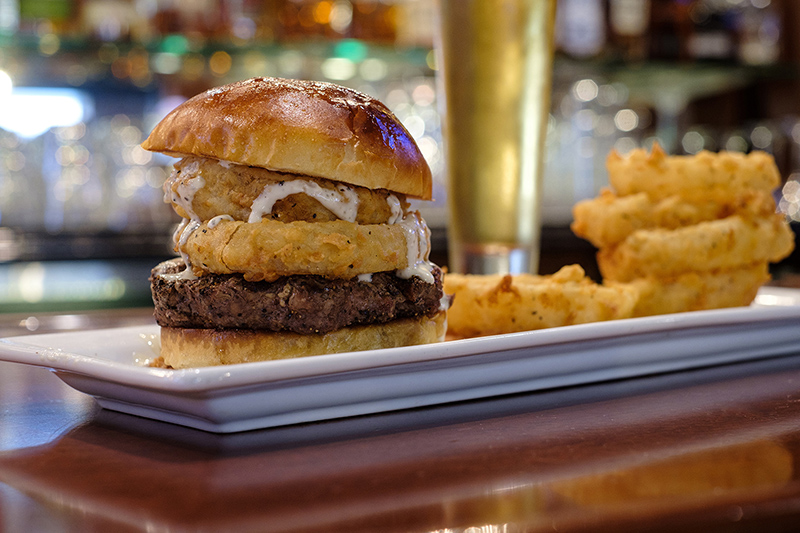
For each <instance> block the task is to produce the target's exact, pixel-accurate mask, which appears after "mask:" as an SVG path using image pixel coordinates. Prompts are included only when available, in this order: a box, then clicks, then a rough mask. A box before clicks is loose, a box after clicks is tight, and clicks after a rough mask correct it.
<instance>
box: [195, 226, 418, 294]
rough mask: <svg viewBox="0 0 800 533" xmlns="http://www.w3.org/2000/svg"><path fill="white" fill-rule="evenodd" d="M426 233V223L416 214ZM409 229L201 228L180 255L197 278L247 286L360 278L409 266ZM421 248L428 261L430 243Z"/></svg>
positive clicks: (358, 227) (324, 227)
mask: <svg viewBox="0 0 800 533" xmlns="http://www.w3.org/2000/svg"><path fill="white" fill-rule="evenodd" d="M409 217H415V218H416V219H417V223H418V224H420V225H421V227H422V228H423V229H424V230H425V231H423V232H418V233H415V236H416V235H419V234H420V233H422V234H427V228H426V226H425V222H424V221H423V220H422V218H421V217H420V216H419V214H418V213H416V212H415V213H412V214H410V215H409ZM409 233H411V232H409V231H408V228H407V226H405V225H404V224H367V225H361V224H354V223H352V222H346V221H343V220H335V221H332V222H314V223H312V222H302V221H297V222H287V223H284V222H277V221H274V220H262V221H261V222H257V223H246V222H241V221H227V220H226V221H222V222H220V223H219V224H217V225H216V226H215V227H214V228H210V227H209V225H208V223H203V224H201V225H200V226H199V228H197V229H196V230H195V231H193V232H192V234H191V235H190V236H189V238H188V239H187V240H186V242H185V243H184V244H182V245H179V251H181V252H183V253H185V254H187V256H188V257H189V260H190V264H191V265H192V269H193V270H194V272H195V274H196V275H202V274H203V273H204V272H214V273H217V274H233V273H241V274H243V275H244V277H245V279H247V280H248V281H258V280H267V281H274V280H276V279H277V278H279V277H281V276H291V275H295V274H311V275H318V276H323V277H327V278H342V279H349V278H352V277H355V276H358V275H360V274H369V273H373V272H385V271H391V270H397V269H403V268H406V267H408V266H409V264H408V263H409V258H408V254H407V253H406V251H407V250H408V249H409V246H408V244H409V243H408V241H407V238H413V237H409ZM411 244H412V247H413V246H416V245H418V246H419V247H420V250H421V251H422V252H423V253H424V256H425V257H424V258H425V259H427V254H428V252H429V246H428V242H427V241H426V242H420V243H411Z"/></svg>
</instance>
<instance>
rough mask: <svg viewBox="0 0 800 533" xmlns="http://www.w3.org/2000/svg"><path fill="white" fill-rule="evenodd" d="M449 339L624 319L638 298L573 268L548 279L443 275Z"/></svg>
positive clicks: (622, 287) (628, 290)
mask: <svg viewBox="0 0 800 533" xmlns="http://www.w3.org/2000/svg"><path fill="white" fill-rule="evenodd" d="M444 291H445V294H453V295H454V298H453V303H452V305H451V306H450V309H449V311H448V312H447V321H448V330H447V332H448V335H451V336H454V337H474V336H482V335H497V334H502V333H513V332H517V331H529V330H536V329H545V328H552V327H557V326H568V325H573V324H581V323H587V322H598V321H603V320H613V319H620V318H628V317H630V316H631V314H632V312H633V307H634V305H635V303H636V298H637V293H636V290H635V289H634V288H632V287H628V286H626V285H623V284H619V285H616V286H604V285H598V284H596V283H594V282H593V281H592V280H590V279H589V278H588V277H586V276H585V273H584V271H583V269H582V268H581V267H580V266H578V265H568V266H565V267H563V268H562V269H561V270H559V271H558V272H556V273H555V274H553V275H551V276H534V275H530V274H516V275H505V276H504V275H469V274H467V275H464V274H445V277H444Z"/></svg>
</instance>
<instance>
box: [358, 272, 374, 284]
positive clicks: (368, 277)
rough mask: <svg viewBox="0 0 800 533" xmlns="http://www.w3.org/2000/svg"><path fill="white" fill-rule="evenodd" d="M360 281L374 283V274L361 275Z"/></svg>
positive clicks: (359, 276)
mask: <svg viewBox="0 0 800 533" xmlns="http://www.w3.org/2000/svg"><path fill="white" fill-rule="evenodd" d="M358 281H363V282H364V283H372V274H359V275H358Z"/></svg>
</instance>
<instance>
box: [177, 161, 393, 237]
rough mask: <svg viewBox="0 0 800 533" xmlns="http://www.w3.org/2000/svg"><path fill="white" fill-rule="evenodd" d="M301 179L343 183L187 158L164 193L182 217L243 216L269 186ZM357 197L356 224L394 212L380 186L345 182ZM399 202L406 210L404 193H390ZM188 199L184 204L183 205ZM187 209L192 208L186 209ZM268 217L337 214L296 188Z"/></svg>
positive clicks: (322, 218)
mask: <svg viewBox="0 0 800 533" xmlns="http://www.w3.org/2000/svg"><path fill="white" fill-rule="evenodd" d="M198 176H200V177H202V178H203V183H204V184H203V186H202V187H199V188H198V189H197V190H196V191H195V192H194V193H193V194H192V196H191V197H189V198H180V200H179V197H180V191H181V189H182V188H186V187H187V185H188V182H189V181H190V180H193V179H196V178H197V177H198ZM295 179H302V180H305V181H308V182H311V183H314V184H316V185H318V186H319V187H321V188H322V189H326V190H336V189H337V188H339V187H342V186H343V185H342V184H341V183H336V182H333V181H330V180H325V179H321V178H312V177H308V176H300V175H297V174H287V173H283V172H274V171H271V170H267V169H265V168H258V167H248V166H245V165H235V164H232V163H231V164H228V163H221V162H219V161H217V160H216V159H207V158H203V157H186V158H184V159H181V160H180V161H178V162H177V163H175V169H174V170H173V172H172V174H171V175H170V177H169V178H168V179H167V181H166V182H165V183H164V191H165V193H166V196H165V198H166V199H168V200H171V201H170V203H171V204H172V207H173V208H174V209H175V212H177V213H178V215H180V216H181V217H183V218H197V219H199V220H210V219H212V218H214V217H215V216H218V215H229V216H230V217H232V218H233V219H234V220H247V219H248V218H249V216H250V210H251V208H252V205H253V201H254V200H255V199H256V198H257V197H258V195H259V194H261V192H262V191H263V190H264V188H265V187H267V186H269V185H276V184H279V183H285V182H288V181H291V180H295ZM347 187H349V188H350V189H351V190H352V191H353V193H355V194H356V195H357V196H358V212H357V216H356V220H355V222H357V223H359V224H382V223H385V222H387V221H388V220H389V219H390V218H391V217H392V209H391V206H390V204H389V203H388V202H387V198H388V197H389V195H390V194H391V193H390V192H389V191H387V190H384V189H377V190H372V189H367V188H366V187H358V186H355V185H347ZM394 196H395V197H396V198H397V199H398V200H399V201H400V203H401V206H402V208H403V212H404V213H405V212H406V211H407V210H408V202H407V201H406V198H405V196H404V195H402V194H395V195H394ZM187 203H188V206H186V205H185V204H187ZM187 208H188V209H191V210H192V212H193V214H194V216H192V213H188V212H187ZM269 218H271V219H272V220H278V221H281V222H294V221H296V220H304V221H306V222H329V221H332V220H337V219H338V218H337V216H336V215H335V214H334V213H332V212H331V211H329V210H328V209H327V208H325V207H324V206H323V205H322V204H321V203H320V202H319V201H318V200H316V199H315V198H313V197H312V196H308V195H307V194H304V193H297V194H292V195H289V196H287V197H285V198H281V199H279V200H278V201H276V202H275V205H274V206H273V208H272V211H271V212H270V214H269Z"/></svg>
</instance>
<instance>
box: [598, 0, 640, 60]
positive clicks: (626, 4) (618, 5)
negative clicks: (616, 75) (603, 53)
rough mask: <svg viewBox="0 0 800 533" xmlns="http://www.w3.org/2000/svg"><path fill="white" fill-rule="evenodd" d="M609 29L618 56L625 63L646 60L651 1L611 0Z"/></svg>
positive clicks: (609, 5)
mask: <svg viewBox="0 0 800 533" xmlns="http://www.w3.org/2000/svg"><path fill="white" fill-rule="evenodd" d="M608 27H609V38H610V41H611V44H612V46H613V48H614V51H615V53H616V55H618V56H619V57H620V58H621V59H623V60H625V61H642V60H644V59H646V57H647V30H648V28H649V27H650V0H609V4H608Z"/></svg>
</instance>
